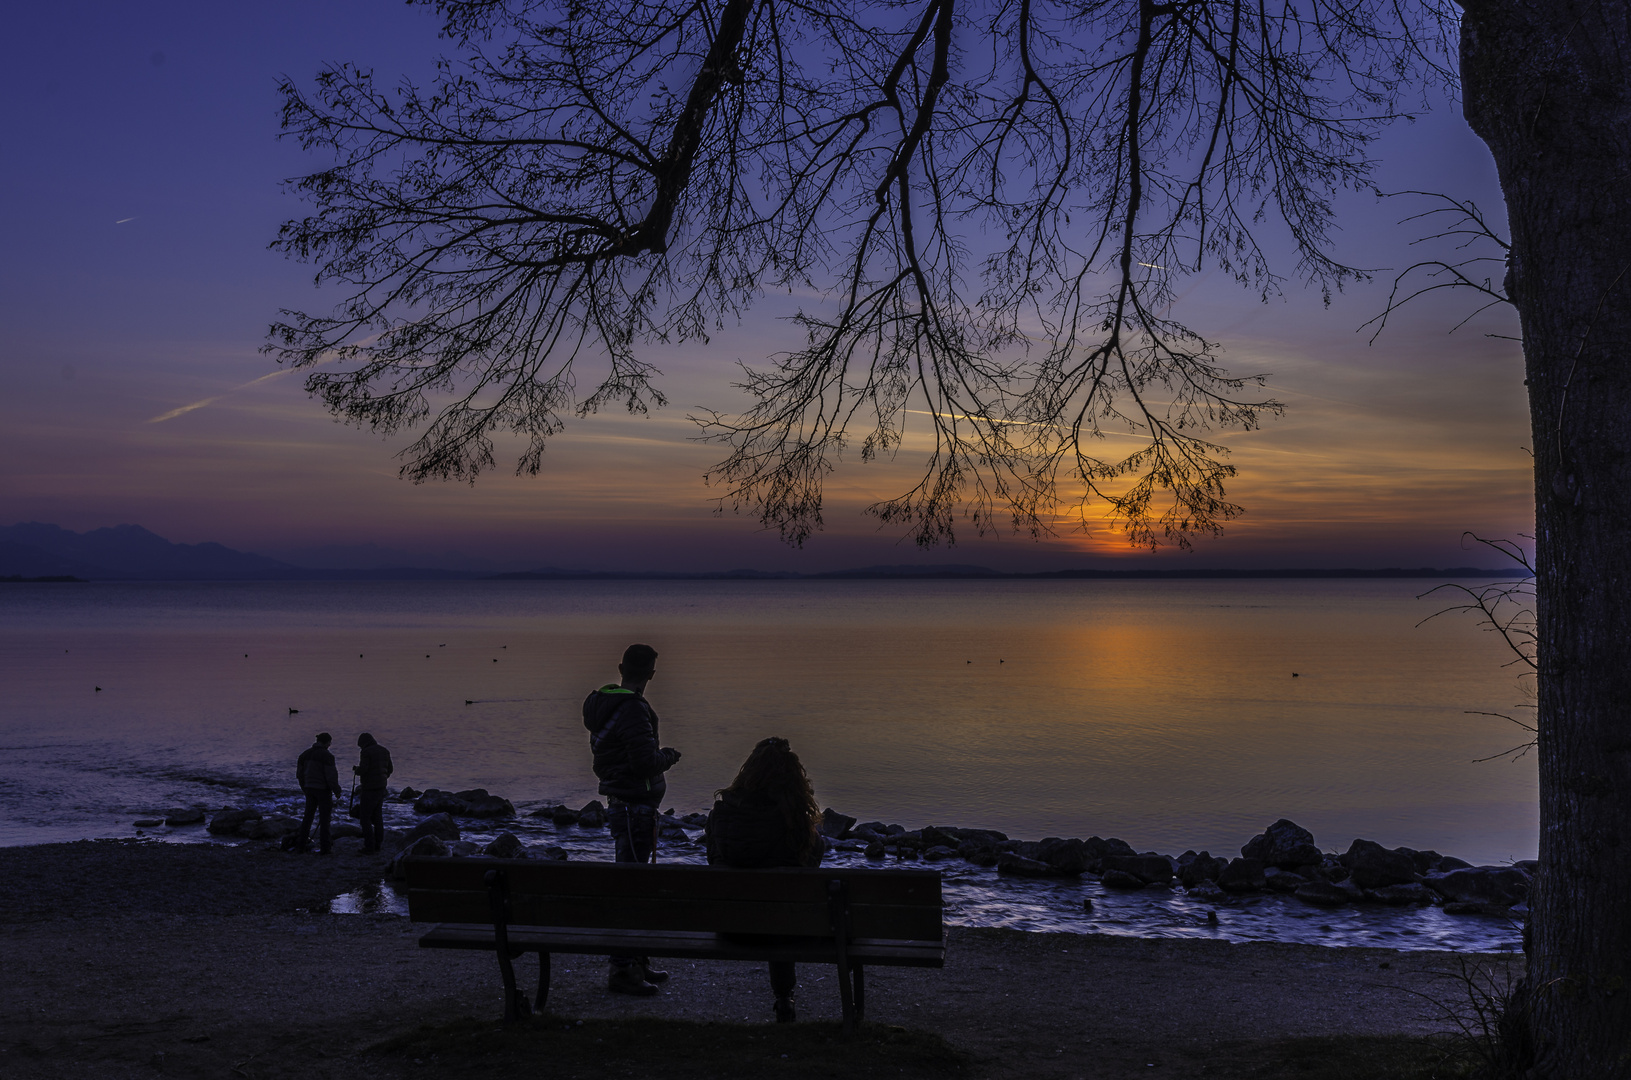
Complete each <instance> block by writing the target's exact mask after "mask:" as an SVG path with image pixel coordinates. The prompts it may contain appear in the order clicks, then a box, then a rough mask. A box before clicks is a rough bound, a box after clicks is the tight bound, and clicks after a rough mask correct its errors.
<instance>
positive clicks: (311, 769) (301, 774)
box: [294, 743, 342, 795]
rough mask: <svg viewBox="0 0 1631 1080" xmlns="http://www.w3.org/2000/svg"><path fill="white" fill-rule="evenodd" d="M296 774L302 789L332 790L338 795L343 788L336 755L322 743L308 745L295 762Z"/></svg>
mask: <svg viewBox="0 0 1631 1080" xmlns="http://www.w3.org/2000/svg"><path fill="white" fill-rule="evenodd" d="M294 775H295V779H296V780H298V781H300V790H302V791H332V792H334V794H336V795H338V794H340V792H341V790H342V789H341V787H340V770H339V769H338V768H336V767H335V765H334V755H333V754H331V753H329V750H328V747H326V746H324V745H323V744H322V743H313V744H312V745H310V746H308V747H306V751H305V753H303V754H301V755H300V758H299V760H298V761H296V762H295V765H294Z"/></svg>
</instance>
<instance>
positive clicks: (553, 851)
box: [526, 844, 566, 862]
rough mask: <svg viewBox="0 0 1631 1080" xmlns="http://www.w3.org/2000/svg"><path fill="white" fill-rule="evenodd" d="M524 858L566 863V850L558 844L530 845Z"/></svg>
mask: <svg viewBox="0 0 1631 1080" xmlns="http://www.w3.org/2000/svg"><path fill="white" fill-rule="evenodd" d="M526 856H527V858H529V859H547V860H550V861H552V862H566V849H565V848H563V847H561V846H559V845H558V844H532V845H529V846H528V848H527V853H526Z"/></svg>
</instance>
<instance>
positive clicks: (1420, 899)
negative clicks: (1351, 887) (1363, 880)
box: [1365, 881, 1434, 907]
mask: <svg viewBox="0 0 1631 1080" xmlns="http://www.w3.org/2000/svg"><path fill="white" fill-rule="evenodd" d="M1365 896H1366V898H1367V899H1370V900H1374V901H1376V902H1377V903H1378V904H1387V905H1388V906H1389V907H1407V906H1409V905H1411V904H1414V905H1416V906H1417V907H1424V906H1426V905H1427V904H1431V903H1432V902H1433V897H1434V893H1433V890H1432V889H1429V888H1428V887H1427V886H1425V885H1423V884H1422V883H1421V882H1419V881H1412V882H1409V883H1407V884H1404V885H1384V886H1382V887H1381V888H1380V889H1367V890H1366V891H1365Z"/></svg>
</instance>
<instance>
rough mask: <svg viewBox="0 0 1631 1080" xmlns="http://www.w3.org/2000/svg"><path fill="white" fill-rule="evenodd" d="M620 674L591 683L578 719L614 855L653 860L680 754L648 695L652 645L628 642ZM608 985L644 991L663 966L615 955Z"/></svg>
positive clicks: (650, 989) (660, 977) (660, 976)
mask: <svg viewBox="0 0 1631 1080" xmlns="http://www.w3.org/2000/svg"><path fill="white" fill-rule="evenodd" d="M617 671H618V674H619V675H620V676H621V677H622V678H621V681H619V682H617V683H615V684H613V683H608V684H607V685H605V686H602V687H601V688H600V689H599V690H595V691H592V692H591V693H590V694H589V696H588V697H587V698H586V699H584V702H583V726H584V727H586V728H588V729H589V748H590V750H592V751H593V753H594V770H595V776H596V777H597V778H598V779H599V781H600V793H601V794H602V795H604V796H606V804H607V806H606V826H607V828H609V829H610V830H611V833H612V838H613V843H614V845H615V850H616V856H615V857H616V860H617V861H618V862H630V863H643V862H650V861H651V859H652V857H653V856H654V855H655V854H656V851H657V807H658V806H659V805H660V804H661V803H662V799H663V795H664V794H665V793H666V792H667V791H668V781H667V780H665V779H664V778H663V774H664V773H666V772H667V771H668V770H669V769H671V768H672V767H673V766H674V763H675V762H677V761H679V759H680V752H679V751H678V750H675V749H674V748H673V747H671V746H663V745H662V743H661V740H660V738H659V736H658V721H657V711H656V710H655V709H653V708H652V707H651V703H650V702H649V701H647V700H646V697H645V691H646V683H648V682H650V681H651V678H652V676H653V675H655V674H656V672H657V650H656V649H653V648H652V647H651V646H650V645H638V644H636V645H630V646H629V647H628V648H627V649H625V650H623V662H622V663H621V664H618V665H617ZM610 960H611V971H610V974H609V975H608V977H607V981H606V987H607V989H608V990H611V991H613V992H614V993H619V994H635V995H638V996H642V997H644V996H648V995H651V994H655V993H656V992H657V986H656V984H657V983H660V982H662V981H664V980H665V979H667V978H668V973H667V972H666V971H659V970H657V969H656V968H654V967H652V966H651V964H650V962H649V960H648V959H647V958H646V957H643V956H613V957H611V958H610Z"/></svg>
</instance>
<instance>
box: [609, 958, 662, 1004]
mask: <svg viewBox="0 0 1631 1080" xmlns="http://www.w3.org/2000/svg"><path fill="white" fill-rule="evenodd" d="M606 989H608V990H610V991H611V992H612V993H614V994H632V995H634V996H635V997H650V996H651V995H653V994H655V993H656V992H657V988H656V987H655V986H653V985H651V984H650V983H648V982H646V980H645V979H643V978H641V977H640V968H639V967H638V966H637V965H636V966H631V967H626V968H613V969H612V972H611V974H610V975H608V976H606Z"/></svg>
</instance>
